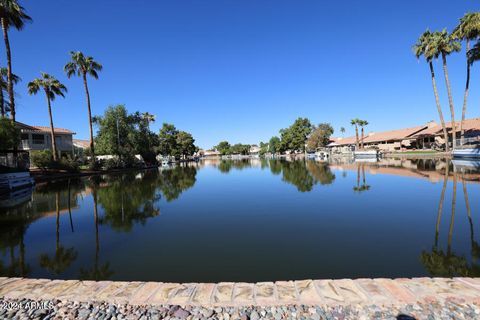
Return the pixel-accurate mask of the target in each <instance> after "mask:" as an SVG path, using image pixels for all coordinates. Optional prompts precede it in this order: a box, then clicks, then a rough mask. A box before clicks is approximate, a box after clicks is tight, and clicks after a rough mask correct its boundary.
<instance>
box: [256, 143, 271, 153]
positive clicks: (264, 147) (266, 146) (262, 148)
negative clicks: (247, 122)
mask: <svg viewBox="0 0 480 320" xmlns="http://www.w3.org/2000/svg"><path fill="white" fill-rule="evenodd" d="M268 149H269V144H268V143H266V142H260V152H259V153H258V154H259V155H260V156H264V155H265V154H266V153H268Z"/></svg>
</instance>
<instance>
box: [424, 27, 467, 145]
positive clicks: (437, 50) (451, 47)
mask: <svg viewBox="0 0 480 320" xmlns="http://www.w3.org/2000/svg"><path fill="white" fill-rule="evenodd" d="M432 39H433V41H432V43H431V44H430V46H431V49H429V50H432V51H433V54H434V55H435V54H437V55H438V54H440V55H441V56H442V63H443V75H444V77H445V84H446V85H447V94H448V104H449V106H450V116H451V118H452V149H455V144H456V141H457V140H456V139H457V138H456V131H457V125H456V123H455V107H454V105H453V97H452V89H451V85H450V79H449V76H448V68H447V56H448V55H450V54H451V53H453V52H458V51H460V49H461V45H460V42H458V41H457V40H455V39H454V38H453V37H452V36H451V35H449V34H448V32H447V30H445V29H444V30H442V31H436V32H434V33H433V35H432Z"/></svg>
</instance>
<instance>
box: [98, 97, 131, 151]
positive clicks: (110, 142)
mask: <svg viewBox="0 0 480 320" xmlns="http://www.w3.org/2000/svg"><path fill="white" fill-rule="evenodd" d="M93 123H94V124H95V125H96V126H97V127H98V132H97V136H96V138H95V144H96V149H97V154H110V155H113V154H115V155H118V156H122V155H123V156H126V155H132V154H135V153H136V141H135V137H136V134H137V131H136V128H135V125H136V124H137V118H136V116H135V115H130V114H128V111H127V108H126V107H125V105H116V106H109V107H108V108H107V109H106V110H105V112H104V114H103V116H95V117H93Z"/></svg>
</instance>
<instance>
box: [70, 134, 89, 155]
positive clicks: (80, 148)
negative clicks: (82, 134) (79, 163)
mask: <svg viewBox="0 0 480 320" xmlns="http://www.w3.org/2000/svg"><path fill="white" fill-rule="evenodd" d="M88 148H90V140H81V139H73V154H74V155H75V156H76V157H79V158H83V157H84V156H85V150H87V149H88Z"/></svg>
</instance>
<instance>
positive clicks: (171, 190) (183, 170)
mask: <svg viewBox="0 0 480 320" xmlns="http://www.w3.org/2000/svg"><path fill="white" fill-rule="evenodd" d="M196 175H197V169H196V168H195V167H193V166H176V167H174V168H172V169H166V170H163V171H162V172H161V173H160V176H159V188H160V191H161V192H162V194H163V197H164V198H165V200H167V202H170V201H173V200H175V199H177V198H178V197H179V196H180V195H181V194H182V193H183V192H184V191H186V190H187V189H190V188H191V187H193V186H194V185H195V182H196V181H197V179H196Z"/></svg>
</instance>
